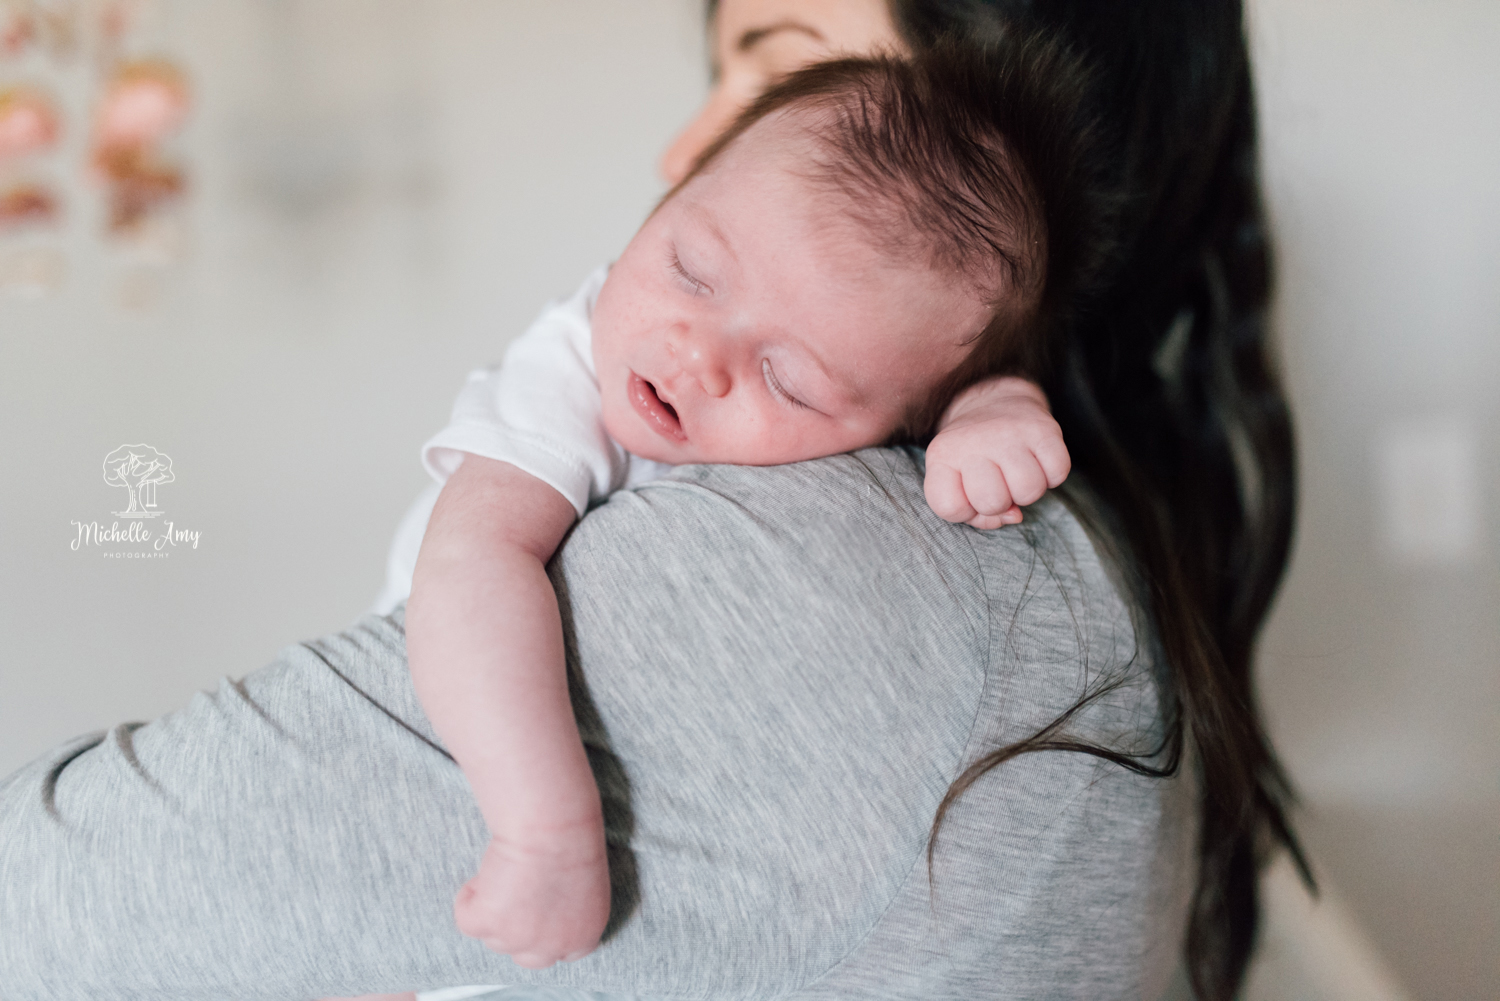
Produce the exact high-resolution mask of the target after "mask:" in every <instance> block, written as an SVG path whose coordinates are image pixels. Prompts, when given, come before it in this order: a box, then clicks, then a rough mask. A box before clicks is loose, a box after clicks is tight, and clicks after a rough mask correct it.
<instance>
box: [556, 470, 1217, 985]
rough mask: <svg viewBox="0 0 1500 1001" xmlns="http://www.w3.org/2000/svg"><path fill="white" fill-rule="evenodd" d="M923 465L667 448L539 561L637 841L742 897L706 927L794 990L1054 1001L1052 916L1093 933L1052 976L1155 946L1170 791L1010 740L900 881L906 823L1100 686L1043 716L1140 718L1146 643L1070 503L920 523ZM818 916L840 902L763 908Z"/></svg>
mask: <svg viewBox="0 0 1500 1001" xmlns="http://www.w3.org/2000/svg"><path fill="white" fill-rule="evenodd" d="M922 473H923V470H922V466H921V456H920V453H917V452H913V451H907V450H901V449H872V450H867V451H864V452H860V453H856V454H854V455H849V456H838V457H833V458H830V459H822V460H817V461H815V462H808V463H800V464H796V465H790V466H780V467H773V468H756V469H751V468H744V467H731V466H699V467H681V468H679V469H677V470H675V471H674V472H673V473H672V474H670V475H669V476H668V477H666V478H664V479H661V480H658V481H655V482H653V483H652V484H650V485H647V486H644V487H641V488H639V489H637V490H633V491H624V492H621V493H620V494H616V495H615V496H614V497H613V498H612V499H611V501H610V502H609V503H607V504H605V505H603V506H602V507H600V508H598V509H596V510H595V511H594V512H592V513H591V514H590V515H589V516H588V517H587V518H585V519H584V521H583V522H582V523H581V524H580V525H579V526H578V528H577V529H575V532H574V534H573V536H572V537H570V539H569V540H568V542H567V543H566V544H565V546H564V548H563V550H562V553H561V555H560V558H559V561H558V563H557V565H556V568H555V573H554V578H555V580H556V581H557V582H558V586H559V593H560V596H561V597H562V599H563V602H564V608H565V619H566V620H567V621H568V622H569V625H570V636H571V638H572V643H573V646H574V651H575V655H576V656H577V658H578V661H577V662H578V663H581V664H582V665H584V667H585V670H584V672H583V673H584V675H585V676H586V679H587V687H588V689H589V692H590V693H591V694H592V695H594V696H595V698H596V702H597V704H598V706H599V710H600V719H601V720H602V729H603V730H605V731H607V732H608V733H609V743H610V746H611V749H612V750H613V751H614V752H615V753H616V754H617V755H618V756H619V759H620V760H621V762H622V764H623V765H624V769H623V770H624V772H626V773H628V774H629V775H630V781H631V788H632V791H633V795H634V797H635V801H636V802H637V803H644V804H650V803H653V802H666V801H670V802H672V803H673V804H674V809H673V810H671V811H662V810H652V809H650V808H649V807H647V808H645V809H642V810H638V811H637V813H636V820H635V823H636V825H637V827H636V833H637V836H638V837H639V836H640V835H642V834H648V833H649V835H650V839H651V840H653V841H657V842H659V843H671V844H679V845H680V844H690V843H693V842H694V840H695V838H699V837H701V835H702V831H703V830H705V829H712V830H713V831H714V837H715V839H716V841H715V844H714V851H715V852H716V853H720V854H719V857H721V858H731V857H732V858H734V859H736V863H735V864H736V866H738V867H739V870H738V872H737V873H736V875H735V885H736V886H737V887H738V888H739V889H736V890H735V891H734V892H736V893H739V892H742V890H743V887H745V886H746V885H752V886H753V887H754V888H755V892H756V893H757V894H760V895H764V896H765V904H766V908H765V909H758V908H756V907H754V906H749V907H747V906H744V905H745V901H744V900H743V899H740V900H737V901H736V904H735V910H736V913H738V914H739V915H740V916H741V919H742V920H743V921H748V922H749V923H748V924H742V925H740V926H738V927H736V928H735V929H733V931H732V932H731V931H730V930H729V929H727V928H726V929H722V930H723V931H724V932H725V933H726V934H732V936H734V937H737V938H738V939H739V940H740V941H742V942H749V943H754V944H755V948H756V949H760V950H765V949H769V950H771V952H772V953H774V954H777V955H779V956H781V958H782V959H783V960H784V963H783V964H772V966H773V967H774V968H776V969H777V970H778V974H779V976H778V987H779V988H780V989H783V990H786V989H790V990H794V991H799V992H798V993H794V994H793V995H792V996H795V997H799V998H800V997H803V996H804V995H803V994H802V993H800V991H807V992H808V993H807V994H806V995H805V996H806V997H809V998H811V997H823V996H828V997H835V996H854V995H856V994H857V995H860V996H871V997H887V996H889V997H893V998H900V997H915V996H922V997H948V996H952V997H963V996H972V995H966V994H965V993H964V991H965V989H966V988H965V987H964V984H965V983H968V982H969V981H970V980H972V982H973V984H979V983H984V984H987V985H989V986H986V988H985V990H984V993H986V994H987V995H989V994H994V992H995V987H994V985H995V984H998V983H1012V984H1013V985H1014V987H1015V990H1014V992H1013V993H1011V994H1008V995H1007V994H1004V992H1003V991H1002V992H1001V993H1002V996H1016V997H1023V996H1040V995H1044V994H1045V995H1049V996H1051V995H1052V994H1058V996H1070V995H1068V993H1067V992H1066V991H1064V992H1062V993H1060V994H1059V993H1058V992H1057V991H1056V990H1053V989H1052V988H1053V987H1056V986H1058V985H1059V984H1058V983H1053V984H1047V983H1042V982H1037V981H1034V980H1032V979H1031V978H1033V977H1040V976H1045V975H1051V974H1052V973H1058V972H1059V970H1060V968H1059V967H1058V966H1057V964H1056V963H1055V962H1053V959H1055V952H1056V950H1057V949H1061V948H1064V946H1065V945H1066V942H1065V941H1064V940H1065V939H1066V940H1067V941H1070V942H1072V943H1074V945H1076V943H1077V941H1079V939H1078V938H1077V937H1076V932H1077V930H1078V929H1079V928H1084V929H1085V930H1086V931H1088V933H1089V934H1094V935H1097V936H1098V939H1097V941H1098V945H1099V948H1098V949H1097V951H1095V952H1093V953H1091V956H1092V959H1091V960H1090V962H1087V963H1082V962H1081V963H1080V965H1079V966H1078V967H1077V969H1072V968H1069V969H1067V970H1064V971H1062V972H1061V975H1062V976H1063V977H1064V979H1066V978H1067V977H1074V976H1076V978H1077V980H1078V983H1077V985H1075V986H1079V990H1080V991H1082V992H1083V993H1080V994H1079V996H1100V997H1104V996H1116V995H1117V994H1119V988H1121V986H1122V985H1134V986H1135V987H1137V988H1141V989H1143V990H1144V989H1145V988H1147V987H1148V985H1150V984H1152V983H1154V980H1155V978H1156V975H1157V972H1158V971H1159V969H1161V968H1163V967H1168V968H1169V967H1170V965H1171V961H1172V959H1174V958H1175V949H1176V944H1177V935H1176V932H1175V931H1174V929H1176V928H1180V927H1181V921H1180V918H1181V901H1182V900H1183V899H1185V898H1183V897H1182V895H1181V892H1180V890H1181V886H1180V885H1179V884H1181V882H1182V881H1181V879H1180V878H1179V877H1180V876H1181V875H1182V874H1183V873H1189V874H1190V873H1191V864H1190V858H1191V853H1190V851H1187V854H1184V851H1186V850H1187V849H1188V848H1190V838H1189V837H1188V833H1187V832H1188V829H1189V825H1190V816H1191V809H1190V807H1191V799H1190V797H1185V794H1184V789H1183V785H1182V783H1180V782H1178V781H1174V780H1167V781H1161V780H1155V779H1149V778H1145V777H1142V776H1139V775H1135V774H1132V773H1130V772H1128V771H1126V770H1124V769H1121V768H1119V767H1118V766H1115V765H1111V764H1108V763H1106V762H1102V761H1100V760H1099V759H1096V758H1091V757H1087V756H1085V755H1081V754H1067V753H1063V754H1059V753H1055V752H1047V753H1038V754H1031V755H1026V756H1023V758H1020V759H1016V760H1014V761H1011V762H1008V763H1006V764H1005V765H1003V766H1001V768H1000V769H998V770H996V771H995V772H992V773H990V774H989V775H988V776H986V777H985V778H984V779H982V780H980V782H979V783H977V784H976V785H975V786H974V788H973V789H971V790H970V791H969V792H968V793H966V794H965V795H964V796H963V797H962V798H961V799H960V800H959V802H958V805H957V806H956V807H955V809H954V811H953V812H952V813H951V814H950V818H949V821H948V823H947V825H946V826H945V828H944V833H943V834H942V835H941V836H940V838H939V839H938V850H937V853H936V856H935V859H936V862H937V867H936V869H935V870H934V872H933V876H934V877H935V880H936V882H935V883H931V884H930V883H929V881H928V873H927V869H926V866H925V864H924V861H923V860H924V858H925V854H924V853H925V849H926V847H927V844H928V839H929V835H930V832H931V825H932V821H933V818H934V815H935V813H936V812H937V808H938V805H939V804H940V803H941V802H942V800H943V797H944V795H945V794H946V793H947V792H948V790H949V787H950V785H951V783H952V782H953V780H954V779H955V778H957V777H958V776H959V775H960V774H961V773H962V772H963V770H964V768H965V767H966V766H967V765H969V764H970V763H972V762H973V761H975V760H978V759H979V758H980V757H982V756H983V755H984V754H986V753H988V752H989V751H991V750H993V749H994V748H996V747H998V746H1001V745H1002V744H1004V743H1005V742H1007V741H1012V740H1016V739H1019V738H1021V737H1025V736H1028V735H1030V734H1031V733H1032V732H1034V731H1035V730H1037V729H1039V728H1040V727H1042V726H1045V725H1046V724H1047V723H1049V722H1051V721H1052V720H1053V719H1054V718H1055V717H1057V716H1058V715H1059V714H1061V713H1063V712H1065V711H1067V710H1068V709H1069V708H1070V707H1071V706H1072V705H1073V704H1074V703H1075V702H1076V701H1078V699H1079V698H1080V697H1082V696H1084V695H1087V694H1089V693H1090V692H1091V690H1092V688H1091V686H1095V685H1098V684H1104V685H1106V686H1112V687H1110V689H1109V690H1108V691H1105V692H1104V693H1103V694H1102V695H1101V696H1100V697H1098V698H1096V699H1095V700H1094V701H1093V702H1092V703H1090V704H1089V705H1088V706H1087V707H1085V708H1084V709H1083V710H1082V711H1080V712H1078V713H1076V714H1075V716H1074V717H1073V719H1072V720H1071V726H1072V729H1071V730H1070V731H1069V733H1070V734H1072V735H1074V736H1078V737H1081V738H1083V739H1087V740H1097V741H1104V742H1111V743H1112V744H1114V745H1118V746H1120V747H1123V748H1125V749H1127V750H1131V751H1136V750H1142V749H1146V750H1149V749H1150V747H1149V745H1151V744H1152V742H1153V741H1157V740H1158V739H1159V737H1160V735H1161V733H1162V732H1163V727H1162V725H1161V722H1160V716H1161V713H1160V711H1159V703H1160V699H1159V694H1158V693H1159V684H1158V681H1159V679H1158V677H1157V672H1156V670H1155V667H1154V665H1155V662H1156V661H1155V658H1154V657H1153V656H1151V654H1150V650H1151V648H1152V646H1153V644H1152V643H1151V642H1150V639H1149V633H1147V632H1143V633H1142V635H1143V636H1144V639H1142V638H1140V637H1138V635H1137V634H1138V632H1142V631H1141V630H1140V628H1139V620H1140V618H1141V617H1140V616H1139V614H1138V612H1137V611H1136V609H1135V603H1134V601H1133V599H1132V598H1131V596H1130V591H1129V588H1127V587H1126V586H1125V585H1124V584H1123V583H1122V580H1123V579H1124V578H1123V577H1122V575H1121V574H1120V573H1119V572H1118V571H1117V570H1115V569H1113V567H1112V563H1111V561H1110V560H1108V559H1107V558H1106V555H1104V554H1107V552H1108V547H1107V546H1106V545H1103V544H1102V543H1100V542H1099V541H1098V540H1097V539H1096V537H1095V536H1094V535H1091V534H1090V532H1089V531H1086V530H1085V528H1084V524H1083V521H1082V520H1081V519H1080V518H1079V517H1078V516H1077V515H1076V514H1075V513H1074V508H1073V506H1071V505H1070V504H1068V503H1064V502H1063V501H1061V500H1058V499H1049V500H1044V501H1043V502H1041V503H1040V504H1038V505H1034V506H1033V507H1032V508H1029V509H1028V510H1027V517H1026V521H1025V522H1024V523H1023V524H1022V525H1021V526H1017V527H1015V528H1010V529H1001V530H997V531H994V532H975V531H972V530H970V529H968V528H965V527H962V526H953V525H949V524H947V523H945V522H943V521H941V519H938V518H937V517H936V516H934V515H933V514H932V513H931V511H930V510H929V509H928V508H927V505H926V502H925V500H924V498H923V494H922ZM601 585H603V586H602V587H601ZM724 789H733V790H734V795H733V797H732V798H731V799H729V800H725V799H724V797H723V794H722V790H724ZM710 790H716V792H710ZM699 792H702V793H703V795H702V796H700V795H699V794H698V793H699ZM698 802H704V803H712V804H713V806H712V809H713V810H714V811H723V810H724V809H726V803H729V804H732V806H730V807H729V809H731V811H732V813H733V816H732V817H731V818H728V819H729V820H730V821H731V822H730V823H729V824H728V825H727V827H726V825H725V823H724V821H725V820H726V818H725V816H723V815H722V813H719V814H716V815H715V816H713V817H710V816H708V815H695V813H694V809H693V808H692V807H691V806H690V804H693V803H698ZM685 806H686V807H687V808H686V812H683V810H684V807H685ZM740 834H744V835H745V837H746V838H747V839H748V840H747V841H746V842H745V843H744V844H740V843H739V842H738V841H737V840H736V839H737V838H738V836H739V835H740ZM658 861H659V860H658ZM721 875H722V872H721V871H720V870H718V869H716V868H715V867H713V866H708V867H706V868H705V870H704V871H702V872H699V873H697V874H696V875H693V874H688V873H678V874H675V876H674V878H678V877H680V878H684V879H698V880H703V881H706V883H700V884H699V885H718V882H719V879H720V877H721ZM1184 885H1188V884H1184ZM934 888H935V891H936V892H935V895H934V894H933V890H934ZM791 899H797V900H799V901H800V903H801V904H802V905H803V906H799V907H798V908H795V909H794V910H793V911H788V910H787V908H786V907H785V906H784V904H783V903H780V902H779V901H785V900H791ZM1112 902H1113V903H1112ZM1120 903H1123V904H1124V905H1125V906H1127V907H1129V908H1130V909H1131V910H1132V913H1133V914H1135V915H1137V916H1139V918H1140V920H1138V921H1137V920H1135V919H1134V918H1131V919H1129V920H1125V919H1123V918H1122V916H1121V915H1120V914H1118V913H1115V912H1113V911H1111V909H1110V908H1111V907H1113V906H1115V905H1117V904H1120ZM934 908H936V909H934ZM695 910H696V908H695ZM819 914H822V915H838V920H837V921H834V922H832V923H831V924H830V923H828V922H826V921H824V920H823V919H821V918H820V919H818V920H819V922H820V923H819V924H818V926H817V927H816V928H814V927H807V928H801V929H793V928H790V927H789V924H788V923H789V922H790V923H791V924H795V923H796V921H797V920H799V916H804V915H819ZM1059 915H1066V916H1067V920H1066V921H1061V922H1059V920H1057V918H1058V916H1059ZM695 920H697V921H699V922H709V923H710V924H712V923H714V922H716V921H719V920H720V919H719V918H718V917H716V916H714V915H712V914H709V913H706V912H703V911H698V912H697V914H696V918H695ZM1002 940H1008V941H1010V942H1011V943H1012V944H1013V945H1014V946H1015V948H1014V949H1013V950H1009V951H1006V952H1005V953H1004V956H1003V957H1002V956H1001V955H1000V954H997V953H995V952H994V951H993V946H994V943H995V942H997V941H1002ZM752 951H753V950H752ZM1027 956H1031V957H1038V956H1042V957H1048V956H1051V957H1052V958H1044V959H1038V960H1037V961H1036V963H1035V964H1034V966H1028V965H1027V963H1026V962H1025V961H1024V959H1025V957H1027ZM759 958H760V959H761V960H762V961H764V960H765V958H766V954H765V953H764V952H762V953H760V954H759ZM718 961H719V962H724V963H728V964H730V965H731V966H733V963H734V962H735V960H734V958H733V957H730V956H723V957H719V958H718ZM1064 965H1066V964H1064ZM766 968H767V967H766V966H764V965H762V966H761V967H760V969H761V970H762V971H764V970H765V969H766ZM746 972H747V975H748V971H746ZM1082 985H1089V986H1088V987H1087V988H1085V987H1084V986H1082ZM971 986H972V984H971ZM1093 988H1107V989H1103V990H1102V992H1100V993H1097V994H1094V995H1088V994H1087V990H1089V989H1093ZM1130 989H1131V988H1130V987H1128V986H1127V987H1126V988H1125V991H1126V993H1129V991H1130ZM1028 991H1030V992H1031V993H1027V992H1028Z"/></svg>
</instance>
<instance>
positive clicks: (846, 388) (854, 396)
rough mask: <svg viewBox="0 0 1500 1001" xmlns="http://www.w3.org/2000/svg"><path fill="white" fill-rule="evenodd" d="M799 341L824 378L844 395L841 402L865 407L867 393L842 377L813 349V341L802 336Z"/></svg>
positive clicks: (856, 406)
mask: <svg viewBox="0 0 1500 1001" xmlns="http://www.w3.org/2000/svg"><path fill="white" fill-rule="evenodd" d="M798 343H799V345H800V346H801V348H802V350H803V352H804V353H806V355H807V357H809V358H811V359H812V362H813V364H814V365H816V366H817V367H818V369H819V371H821V372H822V373H823V378H824V379H826V380H828V384H829V385H830V386H832V387H833V388H834V390H835V391H836V392H838V394H839V395H840V396H842V397H843V400H842V401H841V402H844V403H847V404H849V405H850V406H852V407H855V408H863V407H864V405H865V395H864V394H863V393H861V392H860V390H859V387H858V386H856V385H855V384H854V383H853V382H852V381H850V380H848V379H845V378H842V377H841V376H840V375H839V374H838V371H837V370H836V369H834V368H833V367H832V366H830V365H829V364H828V363H827V362H825V361H824V360H823V356H822V355H820V354H818V352H817V351H815V350H813V346H812V344H811V343H809V342H808V341H806V340H804V339H800V338H799V339H798Z"/></svg>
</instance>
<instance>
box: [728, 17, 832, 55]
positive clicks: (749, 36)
mask: <svg viewBox="0 0 1500 1001" xmlns="http://www.w3.org/2000/svg"><path fill="white" fill-rule="evenodd" d="M782 31H796V32H800V33H802V34H804V35H807V36H809V37H811V38H814V39H816V40H817V41H820V42H822V41H825V39H824V38H823V33H822V32H821V31H819V30H818V29H817V28H814V27H813V26H812V25H810V24H803V23H802V22H801V21H777V22H776V23H775V24H768V25H765V26H764V27H760V28H750V29H749V30H747V31H745V32H744V33H743V34H742V35H740V38H739V41H737V42H735V43H734V47H735V49H736V51H739V52H749V51H750V50H751V49H753V48H755V47H756V46H757V45H759V44H760V43H761V42H763V41H764V40H765V39H766V38H768V37H770V36H771V35H774V34H776V33H778V32H782Z"/></svg>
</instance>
